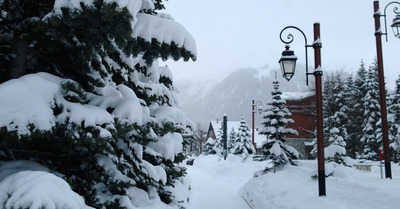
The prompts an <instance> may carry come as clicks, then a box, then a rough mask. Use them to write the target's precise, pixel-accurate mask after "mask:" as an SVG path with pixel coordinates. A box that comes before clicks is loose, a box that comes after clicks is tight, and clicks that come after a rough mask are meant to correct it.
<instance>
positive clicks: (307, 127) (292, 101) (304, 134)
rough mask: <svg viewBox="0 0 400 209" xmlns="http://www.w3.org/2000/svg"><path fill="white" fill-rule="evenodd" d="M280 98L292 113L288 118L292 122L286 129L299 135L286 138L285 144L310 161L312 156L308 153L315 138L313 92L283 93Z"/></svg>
mask: <svg viewBox="0 0 400 209" xmlns="http://www.w3.org/2000/svg"><path fill="white" fill-rule="evenodd" d="M281 97H282V99H284V100H286V108H288V109H289V111H290V112H291V113H292V116H290V118H292V119H293V120H294V123H292V124H288V125H287V127H288V128H292V129H294V130H296V131H297V132H298V133H299V135H297V136H296V135H291V136H287V143H288V144H290V145H291V146H293V147H295V148H296V149H297V151H299V152H300V153H301V154H302V155H303V156H304V157H305V158H308V159H310V158H312V156H311V155H310V154H309V153H310V151H311V150H312V149H313V147H312V144H311V142H312V140H313V139H314V138H315V130H316V116H315V95H314V93H313V92H304V93H300V92H284V93H282V95H281Z"/></svg>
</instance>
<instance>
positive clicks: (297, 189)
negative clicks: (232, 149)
mask: <svg viewBox="0 0 400 209" xmlns="http://www.w3.org/2000/svg"><path fill="white" fill-rule="evenodd" d="M296 162H297V163H298V164H299V166H297V167H294V166H286V167H285V168H284V169H283V170H280V171H277V172H276V173H273V172H272V173H268V174H265V175H263V176H260V177H256V178H253V173H254V172H255V171H258V170H260V169H262V168H264V167H265V164H266V162H255V161H252V160H250V159H248V160H246V161H245V162H242V161H241V160H240V159H239V158H237V157H235V156H233V155H229V156H228V158H227V159H226V160H223V159H221V158H219V157H217V156H213V155H209V156H199V157H197V158H196V159H195V161H194V165H193V166H186V167H187V168H188V174H189V176H190V178H191V179H192V190H191V197H190V198H191V199H190V203H189V208H188V209H200V208H201V209H204V208H207V209H249V208H253V209H265V208H271V209H275V208H277V209H280V208H290V209H303V208H304V209H314V208H315V209H317V208H318V209H320V208H324V209H338V208H340V209H346V208H348V209H354V208H362V209H373V208H380V209H386V208H387V209H389V208H390V209H393V208H399V206H400V198H399V195H398V192H399V188H400V167H399V166H398V165H396V164H392V176H393V179H385V178H384V179H381V178H380V169H379V167H378V163H371V164H372V167H371V172H367V171H360V170H357V169H355V168H349V167H344V166H341V165H336V166H335V167H333V166H329V165H327V170H328V169H334V174H333V176H331V177H328V178H327V179H326V194H327V196H323V197H320V196H319V195H318V180H317V179H312V178H311V175H312V174H313V173H315V171H316V167H317V162H316V161H315V160H305V161H296ZM245 200H246V201H245Z"/></svg>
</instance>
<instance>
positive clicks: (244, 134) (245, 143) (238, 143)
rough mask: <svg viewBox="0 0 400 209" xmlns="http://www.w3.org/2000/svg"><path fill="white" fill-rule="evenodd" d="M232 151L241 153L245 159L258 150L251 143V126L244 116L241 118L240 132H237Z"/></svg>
mask: <svg viewBox="0 0 400 209" xmlns="http://www.w3.org/2000/svg"><path fill="white" fill-rule="evenodd" d="M230 152H231V153H232V154H234V155H240V156H241V157H242V159H243V160H245V159H246V158H247V157H248V156H249V155H253V154H255V152H256V150H255V149H254V146H253V144H252V143H251V134H250V129H249V126H248V125H247V122H246V121H245V120H244V118H243V117H242V118H241V120H240V126H239V130H238V133H237V134H235V137H234V139H233V143H232V147H231V149H230Z"/></svg>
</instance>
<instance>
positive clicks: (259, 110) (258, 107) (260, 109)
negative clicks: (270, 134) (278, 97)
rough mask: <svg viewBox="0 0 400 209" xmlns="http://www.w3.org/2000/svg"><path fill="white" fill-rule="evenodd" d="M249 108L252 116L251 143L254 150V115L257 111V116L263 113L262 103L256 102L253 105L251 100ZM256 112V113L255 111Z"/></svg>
mask: <svg viewBox="0 0 400 209" xmlns="http://www.w3.org/2000/svg"><path fill="white" fill-rule="evenodd" d="M256 105H258V106H257V109H256V108H255V107H256ZM251 108H252V111H251V114H252V128H251V129H252V134H251V142H252V143H253V146H254V148H256V144H255V142H254V114H257V111H258V114H261V113H262V111H263V109H262V101H257V102H255V103H254V100H252V103H251ZM256 110H257V111H256Z"/></svg>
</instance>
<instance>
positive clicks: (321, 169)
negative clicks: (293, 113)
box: [279, 23, 326, 196]
mask: <svg viewBox="0 0 400 209" xmlns="http://www.w3.org/2000/svg"><path fill="white" fill-rule="evenodd" d="M286 29H295V30H298V31H300V32H301V34H303V37H304V40H305V53H306V77H307V85H308V75H314V77H315V104H316V116H317V152H318V185H319V196H326V186H325V159H324V133H323V115H322V78H321V77H322V70H321V47H322V44H321V39H320V25H319V23H314V42H313V44H312V45H308V44H307V37H306V35H305V34H304V33H303V31H301V30H300V29H299V28H297V27H295V26H287V27H285V28H284V29H283V30H282V31H281V33H280V39H281V41H282V42H283V43H285V44H290V43H292V42H293V40H294V37H293V35H292V34H289V35H288V36H287V39H288V41H285V40H283V39H282V33H283V32H284V31H285V30H286ZM285 47H286V50H285V51H283V52H282V57H281V59H280V60H279V63H280V65H281V70H282V73H283V77H285V78H286V79H287V80H290V78H292V76H293V74H294V70H295V66H296V60H297V57H296V56H294V53H293V51H291V50H289V46H288V45H286V46H285ZM308 47H312V48H313V49H314V65H315V70H314V72H313V73H308V55H307V54H308V53H307V48H308Z"/></svg>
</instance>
